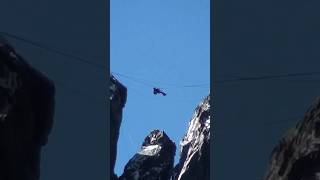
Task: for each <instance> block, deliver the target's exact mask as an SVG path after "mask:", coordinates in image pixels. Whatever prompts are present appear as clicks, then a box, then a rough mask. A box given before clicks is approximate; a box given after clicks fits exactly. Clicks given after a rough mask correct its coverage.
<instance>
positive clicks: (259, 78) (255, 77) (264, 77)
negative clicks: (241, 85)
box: [215, 71, 320, 84]
mask: <svg viewBox="0 0 320 180" xmlns="http://www.w3.org/2000/svg"><path fill="white" fill-rule="evenodd" d="M314 75H320V72H319V71H315V72H303V73H289V74H280V75H264V76H251V77H239V78H233V79H226V80H217V81H215V83H217V84H223V83H232V82H239V81H256V80H268V79H280V78H287V77H300V76H314Z"/></svg>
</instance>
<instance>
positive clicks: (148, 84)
mask: <svg viewBox="0 0 320 180" xmlns="http://www.w3.org/2000/svg"><path fill="white" fill-rule="evenodd" d="M111 73H112V74H115V75H118V76H121V77H124V78H127V79H130V80H132V81H135V82H138V83H141V84H143V85H146V86H148V87H159V86H156V85H155V84H158V85H161V86H162V87H159V88H163V87H164V86H167V87H176V88H194V87H209V85H210V84H208V83H202V84H193V85H176V84H171V83H152V84H151V83H150V82H149V81H147V80H144V79H140V78H139V79H138V78H136V77H133V76H128V75H124V74H120V73H117V72H111Z"/></svg>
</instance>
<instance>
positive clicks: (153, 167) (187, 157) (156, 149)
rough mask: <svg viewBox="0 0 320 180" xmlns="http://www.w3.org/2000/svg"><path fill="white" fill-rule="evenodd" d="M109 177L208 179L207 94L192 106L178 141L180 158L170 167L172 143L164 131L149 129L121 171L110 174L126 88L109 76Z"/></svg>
mask: <svg viewBox="0 0 320 180" xmlns="http://www.w3.org/2000/svg"><path fill="white" fill-rule="evenodd" d="M110 92H111V94H110V101H111V107H110V108H111V127H112V128H111V134H110V135H111V172H112V173H113V174H112V177H111V179H113V180H116V179H119V180H170V179H171V180H198V179H201V180H209V178H210V95H208V96H207V97H206V98H205V99H204V100H203V101H202V102H201V103H200V104H199V105H198V106H197V107H196V109H195V113H194V115H193V117H192V119H191V120H190V122H189V127H188V130H187V132H186V134H185V135H184V137H183V139H182V140H181V142H180V146H181V147H180V149H181V152H180V156H181V157H180V161H179V163H178V164H177V166H176V167H174V156H175V151H176V146H175V144H174V142H172V141H171V140H170V138H169V137H168V135H167V134H166V133H165V132H164V131H160V130H153V131H152V132H150V134H149V135H147V137H146V138H145V140H144V142H143V143H142V146H141V149H140V151H139V152H137V153H136V154H135V155H134V156H133V157H132V158H131V159H130V160H129V162H128V163H127V164H126V166H125V168H124V172H123V174H122V175H121V176H120V177H119V178H118V177H117V175H116V174H114V165H115V160H116V151H117V141H118V137H119V130H120V126H121V119H122V110H123V108H124V106H125V103H126V98H127V89H126V87H125V86H124V85H122V84H121V83H120V82H119V81H118V80H116V79H115V78H114V77H113V76H111V85H110Z"/></svg>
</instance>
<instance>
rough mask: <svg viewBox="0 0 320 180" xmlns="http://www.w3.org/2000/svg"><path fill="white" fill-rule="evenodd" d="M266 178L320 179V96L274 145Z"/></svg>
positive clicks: (267, 179) (290, 179)
mask: <svg viewBox="0 0 320 180" xmlns="http://www.w3.org/2000/svg"><path fill="white" fill-rule="evenodd" d="M264 179H265V180H319V179H320V98H318V99H317V100H316V101H315V102H314V103H313V105H312V106H311V107H310V108H309V110H308V111H307V113H306V115H305V117H304V119H303V120H302V121H300V122H299V123H298V124H297V125H296V126H295V127H294V128H293V129H291V130H290V131H289V132H288V133H287V135H286V136H285V137H284V138H282V139H281V141H280V142H279V144H278V146H277V147H276V148H274V150H273V151H272V153H271V160H270V164H269V168H268V170H267V173H266V176H265V178H264Z"/></svg>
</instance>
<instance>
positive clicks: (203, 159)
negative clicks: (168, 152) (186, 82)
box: [172, 95, 210, 180]
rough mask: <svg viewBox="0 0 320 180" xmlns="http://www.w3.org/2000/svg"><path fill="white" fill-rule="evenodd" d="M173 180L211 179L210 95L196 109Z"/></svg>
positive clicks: (181, 148)
mask: <svg viewBox="0 0 320 180" xmlns="http://www.w3.org/2000/svg"><path fill="white" fill-rule="evenodd" d="M172 179H173V180H197V179H201V180H209V179H210V95H209V96H207V97H206V98H205V99H204V101H203V102H201V103H200V105H199V106H198V107H197V108H196V110H195V113H194V115H193V117H192V119H191V121H190V122H189V128H188V130H187V133H186V134H185V136H184V137H183V139H182V141H181V142H180V161H179V163H178V165H177V166H176V167H175V172H174V175H173V178H172Z"/></svg>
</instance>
